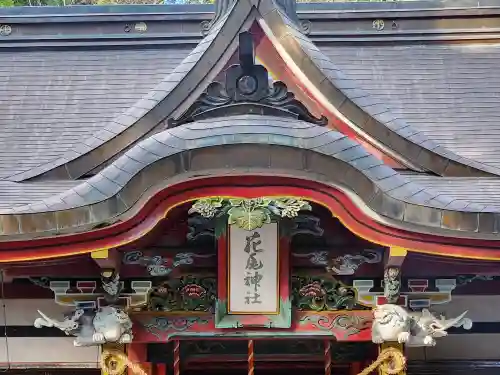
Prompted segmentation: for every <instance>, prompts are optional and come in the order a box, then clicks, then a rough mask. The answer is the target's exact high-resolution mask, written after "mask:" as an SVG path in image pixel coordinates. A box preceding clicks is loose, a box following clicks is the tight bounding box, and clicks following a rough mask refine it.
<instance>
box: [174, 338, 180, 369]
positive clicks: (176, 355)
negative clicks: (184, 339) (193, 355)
mask: <svg viewBox="0 0 500 375" xmlns="http://www.w3.org/2000/svg"><path fill="white" fill-rule="evenodd" d="M180 348H181V343H180V341H179V340H176V341H174V375H181V350H180Z"/></svg>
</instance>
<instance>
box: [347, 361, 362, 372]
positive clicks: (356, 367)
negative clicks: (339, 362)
mask: <svg viewBox="0 0 500 375" xmlns="http://www.w3.org/2000/svg"><path fill="white" fill-rule="evenodd" d="M361 370H363V363H362V362H351V365H350V366H349V375H358V374H359V373H360V372H361Z"/></svg>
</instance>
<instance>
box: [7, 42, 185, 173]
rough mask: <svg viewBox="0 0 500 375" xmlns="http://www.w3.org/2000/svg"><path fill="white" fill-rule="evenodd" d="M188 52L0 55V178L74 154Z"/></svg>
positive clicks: (180, 49)
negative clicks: (65, 154) (88, 138)
mask: <svg viewBox="0 0 500 375" xmlns="http://www.w3.org/2000/svg"><path fill="white" fill-rule="evenodd" d="M190 50H191V48H189V47H185V48H184V47H179V46H175V47H170V46H162V47H154V48H148V47H144V48H140V49H137V48H120V49H113V50H110V49H100V50H88V49H85V50H83V49H79V50H78V49H73V50H71V49H70V50H53V51H15V50H14V51H13V50H7V51H1V52H0V144H1V145H2V146H1V148H0V178H4V179H6V178H7V179H8V178H9V176H12V175H15V174H18V173H20V172H23V171H27V170H29V169H31V168H33V167H36V166H38V165H40V164H44V163H47V162H50V161H51V160H54V159H57V158H58V157H59V156H60V155H62V154H64V153H66V152H68V151H72V150H74V151H78V150H75V149H74V147H75V145H76V144H78V143H81V142H83V141H85V139H86V138H87V137H90V136H92V135H94V134H96V133H98V132H99V131H100V130H101V129H102V128H104V126H105V125H106V122H107V121H108V120H111V119H113V118H114V117H115V116H117V115H119V114H120V113H121V112H123V111H124V110H126V109H127V108H129V107H130V106H131V105H132V104H133V103H134V102H136V101H137V100H139V99H140V98H141V97H142V96H144V95H146V94H147V93H148V92H149V91H150V90H151V89H152V88H153V87H154V86H155V85H156V84H157V83H158V82H159V81H161V79H162V78H163V77H165V75H167V74H168V73H169V72H170V71H171V70H173V69H174V68H175V67H176V66H177V65H178V64H179V63H180V62H181V61H182V59H183V58H184V57H185V56H186V55H187V54H188V53H189V52H190ZM79 147H82V145H80V146H79Z"/></svg>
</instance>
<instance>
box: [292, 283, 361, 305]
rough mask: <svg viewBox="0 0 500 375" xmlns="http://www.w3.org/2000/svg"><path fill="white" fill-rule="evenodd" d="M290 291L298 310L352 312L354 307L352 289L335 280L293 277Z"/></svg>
mask: <svg viewBox="0 0 500 375" xmlns="http://www.w3.org/2000/svg"><path fill="white" fill-rule="evenodd" d="M292 290H293V298H294V305H295V306H296V307H297V308H298V309H299V310H313V311H332V310H352V309H353V308H354V306H355V305H356V293H355V292H354V289H352V288H350V287H348V286H345V285H343V284H342V283H340V282H339V281H337V280H335V279H325V280H323V279H320V278H310V277H300V276H295V277H293V279H292Z"/></svg>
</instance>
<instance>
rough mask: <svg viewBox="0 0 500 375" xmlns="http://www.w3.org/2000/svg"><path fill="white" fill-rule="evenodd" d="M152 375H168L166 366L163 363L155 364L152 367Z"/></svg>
mask: <svg viewBox="0 0 500 375" xmlns="http://www.w3.org/2000/svg"><path fill="white" fill-rule="evenodd" d="M152 375H168V374H167V365H166V364H165V363H156V364H155V365H154V366H153V374H152Z"/></svg>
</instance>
